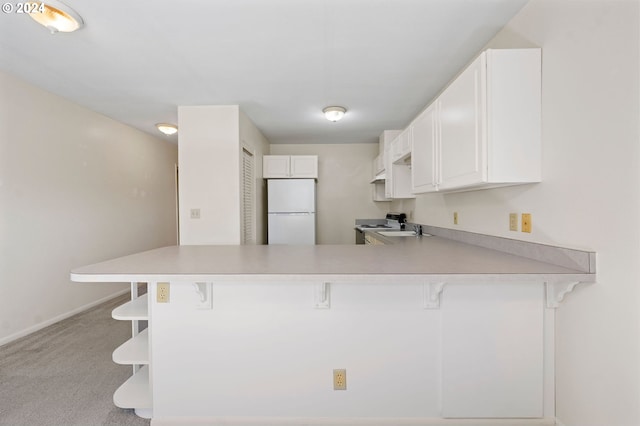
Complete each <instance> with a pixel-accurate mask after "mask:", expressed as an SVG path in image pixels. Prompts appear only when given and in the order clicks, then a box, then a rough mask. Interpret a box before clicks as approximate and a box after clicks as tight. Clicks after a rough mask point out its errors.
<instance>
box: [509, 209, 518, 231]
mask: <svg viewBox="0 0 640 426" xmlns="http://www.w3.org/2000/svg"><path fill="white" fill-rule="evenodd" d="M517 230H518V213H509V231H517Z"/></svg>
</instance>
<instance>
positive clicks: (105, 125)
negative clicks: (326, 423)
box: [0, 72, 177, 344]
mask: <svg viewBox="0 0 640 426" xmlns="http://www.w3.org/2000/svg"><path fill="white" fill-rule="evenodd" d="M0 94H1V95H0V344H2V343H5V342H8V341H11V340H13V339H15V338H18V337H20V336H22V335H25V334H28V333H29V332H33V331H35V330H37V329H38V328H41V327H43V326H46V325H48V324H51V323H53V322H55V321H57V320H60V319H62V318H64V317H66V316H69V315H70V314H73V313H75V312H78V311H80V310H82V309H83V308H86V307H88V306H90V305H92V304H95V303H96V302H97V301H99V300H101V299H103V298H108V297H110V296H113V295H114V294H116V293H118V292H121V291H124V290H126V289H127V288H128V285H123V284H82V283H73V282H71V281H70V280H69V272H70V270H71V269H72V268H74V267H77V266H82V265H85V264H90V263H95V262H99V261H103V260H107V259H109V258H113V257H118V256H123V255H127V254H131V253H135V252H139V251H142V250H147V249H151V248H155V247H160V246H165V245H172V244H175V243H176V200H175V164H176V162H177V147H176V146H175V145H174V144H171V143H169V142H167V141H164V140H161V139H158V138H154V137H152V136H149V135H148V134H146V133H142V132H140V131H138V130H135V129H132V128H130V127H128V126H125V125H123V124H121V123H118V122H116V121H113V120H111V119H109V118H107V117H104V116H102V115H100V114H97V113H95V112H92V111H89V110H87V109H85V108H83V107H81V106H78V105H76V104H73V103H71V102H68V101H67V100H65V99H63V98H60V97H58V96H55V95H53V94H51V93H48V92H45V91H43V90H40V89H38V88H36V87H33V86H31V85H29V84H27V83H25V82H23V81H21V80H19V79H17V78H14V77H11V76H9V75H7V74H4V73H1V72H0Z"/></svg>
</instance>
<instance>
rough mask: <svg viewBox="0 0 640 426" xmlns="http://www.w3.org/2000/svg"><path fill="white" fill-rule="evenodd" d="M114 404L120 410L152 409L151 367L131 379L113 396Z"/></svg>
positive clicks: (143, 368) (144, 368) (139, 371)
mask: <svg viewBox="0 0 640 426" xmlns="http://www.w3.org/2000/svg"><path fill="white" fill-rule="evenodd" d="M113 403H114V404H115V405H116V406H117V407H120V408H135V409H137V410H138V409H151V391H150V389H149V367H147V366H145V367H142V368H141V369H140V370H138V372H137V373H136V374H134V375H133V376H131V377H129V379H128V380H127V381H126V382H124V383H123V384H122V385H121V386H120V387H119V388H118V390H116V392H115V393H114V394H113Z"/></svg>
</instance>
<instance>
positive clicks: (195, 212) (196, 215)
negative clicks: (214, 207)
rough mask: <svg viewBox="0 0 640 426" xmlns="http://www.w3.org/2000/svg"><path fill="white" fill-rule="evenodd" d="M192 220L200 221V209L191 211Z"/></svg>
mask: <svg viewBox="0 0 640 426" xmlns="http://www.w3.org/2000/svg"><path fill="white" fill-rule="evenodd" d="M191 219H200V209H191Z"/></svg>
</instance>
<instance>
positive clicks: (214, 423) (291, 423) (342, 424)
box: [151, 417, 556, 426]
mask: <svg viewBox="0 0 640 426" xmlns="http://www.w3.org/2000/svg"><path fill="white" fill-rule="evenodd" d="M555 424H556V420H555V419H550V418H543V419H442V418H403V417H389V418H386V417H385V418H363V417H358V418H353V417H335V418H334V417H331V418H329V417H164V418H162V417H154V418H152V419H151V426H186V425H197V426H390V425H393V426H554V425H555Z"/></svg>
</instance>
